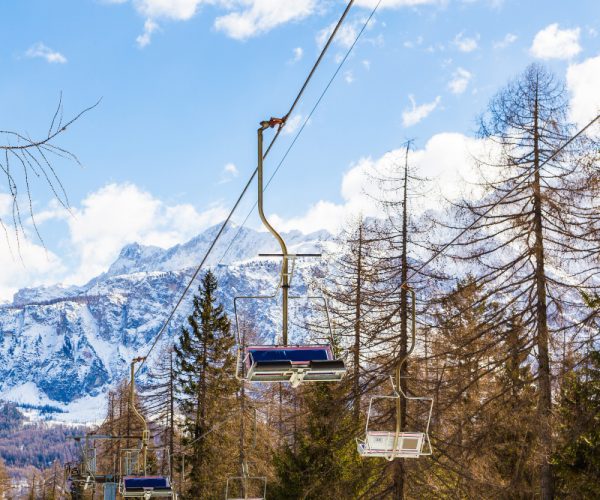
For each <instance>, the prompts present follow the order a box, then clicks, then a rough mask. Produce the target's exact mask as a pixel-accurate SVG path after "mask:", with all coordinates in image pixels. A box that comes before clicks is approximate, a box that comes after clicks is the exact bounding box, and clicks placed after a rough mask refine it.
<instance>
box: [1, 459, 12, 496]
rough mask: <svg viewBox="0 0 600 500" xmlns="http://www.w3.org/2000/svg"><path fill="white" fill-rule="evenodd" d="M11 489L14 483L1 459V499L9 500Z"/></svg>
mask: <svg viewBox="0 0 600 500" xmlns="http://www.w3.org/2000/svg"><path fill="white" fill-rule="evenodd" d="M11 488H12V482H11V480H10V476H9V475H8V471H7V470H6V464H5V463H4V460H2V458H1V457H0V499H2V500H5V499H7V498H9V494H10V490H11Z"/></svg>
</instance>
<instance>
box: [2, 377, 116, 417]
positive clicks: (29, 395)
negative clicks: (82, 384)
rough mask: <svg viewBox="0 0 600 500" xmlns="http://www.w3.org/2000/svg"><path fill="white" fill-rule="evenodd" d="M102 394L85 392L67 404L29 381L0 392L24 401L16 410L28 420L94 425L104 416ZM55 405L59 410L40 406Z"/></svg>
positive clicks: (8, 398) (11, 399)
mask: <svg viewBox="0 0 600 500" xmlns="http://www.w3.org/2000/svg"><path fill="white" fill-rule="evenodd" d="M106 399H107V398H106V394H104V393H101V394H98V395H97V396H93V397H92V396H86V397H83V398H80V399H77V400H75V401H72V402H71V403H69V404H64V403H60V402H57V401H53V400H51V399H49V398H48V397H47V396H45V395H44V394H43V393H42V392H40V390H39V389H38V388H37V386H36V385H35V384H34V383H33V382H26V383H24V384H21V385H18V386H15V387H11V388H10V389H8V390H5V391H3V392H0V400H3V401H11V402H14V403H17V404H19V405H26V407H24V408H20V411H21V412H22V413H23V414H24V415H25V416H26V417H28V418H29V420H30V421H32V422H36V421H42V420H43V421H44V422H46V423H48V424H52V423H56V424H72V425H81V424H83V425H94V424H99V423H101V422H102V420H103V419H104V414H105V410H106ZM47 406H50V407H53V408H57V409H58V410H59V411H56V412H47V411H44V409H43V408H44V407H47Z"/></svg>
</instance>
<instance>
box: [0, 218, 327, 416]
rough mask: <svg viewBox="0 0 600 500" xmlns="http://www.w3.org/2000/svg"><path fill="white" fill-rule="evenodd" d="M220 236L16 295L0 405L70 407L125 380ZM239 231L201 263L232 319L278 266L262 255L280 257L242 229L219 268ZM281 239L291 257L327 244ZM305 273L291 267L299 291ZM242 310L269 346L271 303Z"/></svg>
mask: <svg viewBox="0 0 600 500" xmlns="http://www.w3.org/2000/svg"><path fill="white" fill-rule="evenodd" d="M217 229H218V228H217V227H213V228H210V229H208V230H207V231H205V232H204V233H202V234H200V235H198V236H197V237H196V238H194V239H192V240H190V241H189V242H187V243H185V244H182V245H177V246H175V247H173V248H169V249H167V250H163V249H161V248H158V247H146V246H142V245H139V244H137V243H133V244H131V245H128V246H126V247H124V248H123V249H122V251H121V253H120V255H119V257H118V259H117V260H116V261H115V262H114V263H113V264H112V265H111V266H110V268H109V269H108V270H107V271H106V272H105V273H104V274H102V275H100V276H98V277H96V278H94V279H93V280H91V281H90V282H89V283H88V284H86V285H84V286H79V287H61V286H58V285H57V286H53V287H41V288H34V289H25V290H21V291H19V292H18V293H17V294H15V296H14V300H13V303H12V304H9V305H4V306H1V307H0V398H2V397H6V398H9V399H17V400H18V399H21V400H22V401H24V402H29V403H35V402H36V400H37V401H38V402H39V403H44V404H52V403H60V404H63V405H64V404H72V403H74V402H76V401H77V400H81V399H82V398H85V397H90V396H96V395H99V394H101V393H102V392H103V391H105V390H106V389H107V388H108V387H110V386H111V385H113V384H114V383H115V382H117V381H119V380H121V379H122V378H123V377H125V376H126V373H127V369H128V363H129V361H130V360H131V358H132V357H134V356H137V355H143V354H145V352H146V351H147V349H148V347H149V345H150V343H151V342H152V341H153V339H154V338H155V336H156V334H157V333H158V331H159V329H160V328H161V326H162V324H163V323H164V321H165V319H166V317H167V316H168V314H169V312H170V309H171V308H172V306H173V304H174V303H175V301H176V300H177V298H178V297H179V295H180V294H181V292H182V291H183V289H184V287H185V285H186V284H187V282H188V280H189V278H190V276H191V274H192V272H193V270H194V268H195V266H196V265H197V264H198V263H199V261H200V260H201V258H202V256H203V255H204V252H205V251H206V249H207V247H208V244H209V242H210V241H211V239H212V238H213V236H214V234H215V232H216V231H217ZM236 231H237V228H231V229H229V230H227V231H226V233H225V234H224V238H223V240H222V242H221V243H220V244H219V245H218V246H217V249H216V252H215V253H214V255H213V256H212V257H211V259H210V260H209V263H208V265H209V266H210V267H211V268H212V269H213V271H214V272H215V273H216V275H217V277H218V279H219V284H220V293H221V297H220V298H221V300H222V302H223V303H224V305H225V307H226V309H227V311H228V312H229V314H230V316H231V317H232V318H233V298H234V297H235V296H236V295H255V294H265V293H270V292H272V291H273V290H274V287H275V286H276V285H277V280H278V273H279V262H278V260H276V259H265V258H259V257H257V254H258V253H259V252H277V251H278V248H277V244H276V242H275V241H274V240H273V239H272V237H271V236H270V235H269V234H268V233H262V232H257V231H253V230H251V229H243V230H242V231H241V233H240V235H239V237H238V239H236V243H235V245H234V246H232V248H231V250H230V252H229V253H228V254H227V256H226V257H225V259H221V257H222V253H223V252H224V251H225V249H226V248H227V246H228V245H229V242H230V241H231V239H232V238H233V236H234V234H235V232H236ZM286 239H287V241H288V242H289V244H290V245H289V246H290V251H292V252H314V251H319V250H320V249H321V248H322V246H323V245H327V244H328V242H329V241H330V240H331V236H330V235H329V234H328V233H326V232H318V233H313V234H310V235H302V234H301V233H297V232H294V233H291V234H288V235H287V237H286ZM310 264H311V263H307V264H300V265H299V266H298V268H297V276H296V278H295V280H296V281H295V282H296V284H298V285H300V286H301V287H303V282H304V281H305V277H306V275H307V269H308V267H307V265H310ZM196 286H197V285H196ZM196 286H195V287H194V290H195V289H196ZM191 299H192V297H191V295H189V296H188V297H187V298H186V300H185V301H184V303H183V304H182V306H181V307H180V309H179V311H178V313H177V314H176V315H175V317H174V319H173V321H171V323H170V324H169V327H168V329H167V331H166V333H165V335H164V337H163V338H162V339H161V342H160V344H159V346H158V347H157V349H155V351H154V352H153V359H155V357H156V356H157V355H159V353H160V350H161V347H163V346H166V345H168V344H170V343H171V342H172V341H173V338H174V337H175V336H176V335H177V334H178V332H179V330H180V328H181V326H182V325H183V324H184V322H185V318H186V316H187V315H188V314H189V312H190V310H191ZM243 308H244V311H243V313H244V314H245V316H246V317H253V318H254V319H260V321H259V322H258V324H259V329H260V332H258V333H259V334H260V335H261V336H262V337H264V338H265V339H272V338H273V336H274V335H275V332H276V329H277V318H278V314H277V308H276V304H275V303H274V302H270V303H269V302H267V303H256V302H254V303H248V304H245V305H244V307H243ZM153 359H151V360H150V363H149V364H152V361H153Z"/></svg>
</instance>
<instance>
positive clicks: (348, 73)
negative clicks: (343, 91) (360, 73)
mask: <svg viewBox="0 0 600 500" xmlns="http://www.w3.org/2000/svg"><path fill="white" fill-rule="evenodd" d="M344 81H345V82H346V83H347V84H351V83H353V82H354V73H352V71H350V70H348V71H346V72H345V73H344Z"/></svg>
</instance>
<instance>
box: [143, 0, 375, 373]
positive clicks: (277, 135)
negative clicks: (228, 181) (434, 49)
mask: <svg viewBox="0 0 600 500" xmlns="http://www.w3.org/2000/svg"><path fill="white" fill-rule="evenodd" d="M381 1H382V0H379V3H381ZM379 3H378V4H377V6H376V7H375V9H374V10H373V13H372V14H371V17H372V15H373V14H374V13H375V10H376V9H377V7H378V6H379ZM353 4H354V0H350V1H349V2H348V5H347V6H346V8H345V9H344V12H343V13H342V15H341V17H340V18H339V20H338V22H337V24H336V25H335V28H334V29H333V31H332V32H331V34H330V35H329V38H328V39H327V42H326V43H325V45H324V46H323V48H322V49H321V52H320V54H319V57H318V58H317V60H316V62H315V64H314V65H313V67H312V69H311V70H310V72H309V74H308V76H307V77H306V79H305V80H304V83H303V84H302V87H300V90H299V91H298V94H297V95H296V97H295V99H294V101H293V102H292V105H291V106H290V109H289V111H288V112H287V113H286V114H285V115H284V116H283V118H282V123H281V124H280V125H279V127H278V128H277V131H276V133H275V136H274V137H273V139H272V140H271V142H270V143H269V146H268V147H267V149H266V150H265V153H264V155H263V158H266V157H267V156H268V155H269V153H270V151H271V149H272V148H273V145H274V144H275V142H276V141H277V139H278V137H279V135H280V134H281V130H282V129H283V127H284V126H285V123H286V121H287V119H288V118H289V117H290V116H291V114H292V113H293V112H294V109H295V108H296V106H297V105H298V102H300V99H301V98H302V95H303V94H304V91H305V90H306V88H307V87H308V84H309V82H310V80H311V79H312V77H313V75H314V74H315V72H316V70H317V68H318V67H319V65H320V64H321V61H322V60H323V58H324V57H325V54H326V53H327V50H328V49H329V46H330V45H331V43H332V42H333V40H334V38H335V36H336V34H337V32H338V31H339V29H340V27H341V25H342V23H343V22H344V19H345V18H346V16H347V14H348V12H349V11H350V8H351V7H352V5H353ZM371 17H369V19H370V18H371ZM361 33H362V31H361ZM344 60H345V58H344ZM330 84H331V82H330V83H329V84H328V85H327V88H329V85H330ZM319 101H320V100H319ZM302 128H304V126H303V127H302ZM257 172H258V167H256V168H255V169H254V171H253V172H252V175H251V176H250V178H249V179H248V182H246V185H245V186H244V188H243V189H242V192H241V193H240V195H239V197H238V198H237V200H236V202H235V203H234V205H233V207H232V209H231V210H230V212H229V214H228V215H227V218H226V219H225V220H224V221H223V223H222V224H221V227H220V228H219V231H218V232H217V234H216V236H215V237H214V239H213V240H212V242H211V244H210V246H209V247H208V249H207V251H206V253H205V254H204V257H203V258H202V260H201V261H200V264H199V265H198V266H197V267H196V269H195V271H194V273H193V274H192V277H191V278H190V280H189V281H188V284H187V285H186V287H185V289H184V290H183V292H182V294H181V296H180V297H179V299H178V300H177V302H176V303H175V305H174V307H173V308H172V309H171V312H170V313H169V316H168V317H167V319H166V321H165V322H164V324H163V325H162V327H161V329H160V330H159V332H158V334H157V335H156V337H155V339H154V341H153V342H152V344H151V346H150V349H149V350H148V351H147V352H146V354H145V356H144V361H142V362H141V363H140V365H139V366H138V368H137V370H136V374H137V373H138V372H139V371H140V370H141V369H142V367H143V366H144V364H145V360H146V359H147V358H148V356H149V355H150V354H151V353H152V351H153V350H154V348H155V347H156V345H157V344H158V341H159V340H160V338H161V337H162V335H163V334H164V332H165V330H166V329H167V326H168V325H169V323H170V322H171V320H172V319H173V317H174V316H175V313H176V312H177V310H178V309H179V306H180V305H181V304H182V302H183V299H184V298H185V296H186V295H187V293H188V292H189V290H190V288H191V287H192V284H193V283H194V281H195V280H196V278H197V277H198V274H200V271H201V270H202V268H203V267H204V264H205V263H206V261H207V259H208V257H209V255H210V254H211V252H212V251H213V249H214V247H215V245H216V244H217V242H218V241H219V239H220V238H221V236H222V234H223V232H224V231H225V228H226V227H227V224H228V223H229V221H230V220H231V218H232V217H233V214H234V213H235V211H236V210H237V208H238V206H239V204H240V203H241V201H242V199H243V197H244V196H245V194H246V192H247V191H248V189H249V188H250V185H251V184H252V181H253V180H254V178H255V177H256V174H257ZM238 233H239V231H238ZM238 233H236V235H235V236H234V238H235V237H237V235H238Z"/></svg>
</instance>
